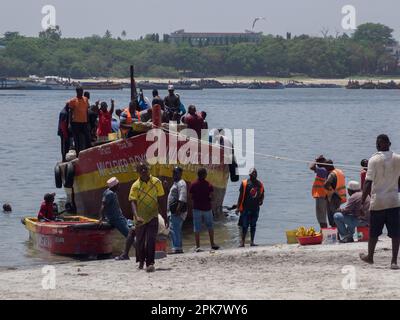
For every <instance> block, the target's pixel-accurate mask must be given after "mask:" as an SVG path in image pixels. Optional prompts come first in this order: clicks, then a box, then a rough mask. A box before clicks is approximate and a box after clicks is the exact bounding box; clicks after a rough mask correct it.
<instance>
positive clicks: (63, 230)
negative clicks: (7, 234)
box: [25, 219, 112, 255]
mask: <svg viewBox="0 0 400 320" xmlns="http://www.w3.org/2000/svg"><path fill="white" fill-rule="evenodd" d="M78 225H80V226H82V225H85V223H82V222H61V223H60V222H44V223H42V222H37V221H32V220H31V219H25V226H26V228H27V229H28V230H29V236H30V238H31V240H32V241H33V244H34V246H35V248H37V249H40V250H45V251H49V252H50V253H53V254H59V255H106V254H110V253H112V229H111V228H106V229H103V230H102V229H97V230H96V229H94V228H89V229H84V228H80V227H78V228H77V226H78ZM86 225H88V224H86ZM92 225H93V223H92Z"/></svg>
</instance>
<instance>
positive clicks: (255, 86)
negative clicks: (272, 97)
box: [247, 81, 285, 89]
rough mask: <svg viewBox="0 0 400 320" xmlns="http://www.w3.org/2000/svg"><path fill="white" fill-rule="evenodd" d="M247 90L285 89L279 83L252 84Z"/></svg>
mask: <svg viewBox="0 0 400 320" xmlns="http://www.w3.org/2000/svg"><path fill="white" fill-rule="evenodd" d="M247 88H248V89H285V86H284V85H283V84H282V83H281V82H279V81H274V82H258V81H254V82H252V83H251V84H250V85H249V86H248V87H247Z"/></svg>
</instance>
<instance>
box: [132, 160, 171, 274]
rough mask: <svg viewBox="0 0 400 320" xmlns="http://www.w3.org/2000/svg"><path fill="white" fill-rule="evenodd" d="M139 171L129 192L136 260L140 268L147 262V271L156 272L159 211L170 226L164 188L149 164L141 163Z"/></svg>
mask: <svg viewBox="0 0 400 320" xmlns="http://www.w3.org/2000/svg"><path fill="white" fill-rule="evenodd" d="M137 171H138V174H139V179H138V180H136V181H135V182H134V183H133V185H132V187H131V191H130V193H129V201H130V202H131V206H132V212H133V219H134V221H135V226H136V262H139V269H143V268H144V264H145V263H146V271H147V272H154V271H155V268H154V259H155V249H156V240H157V234H158V215H159V213H160V214H161V215H162V216H163V218H164V221H165V225H166V226H167V227H168V220H167V215H166V211H165V205H164V203H163V196H164V188H163V185H162V183H161V181H160V180H159V179H158V178H156V177H153V176H152V175H151V174H150V172H149V167H148V166H147V164H145V163H140V164H139V165H138V167H137Z"/></svg>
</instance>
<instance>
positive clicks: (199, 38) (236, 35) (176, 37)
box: [164, 29, 262, 46]
mask: <svg viewBox="0 0 400 320" xmlns="http://www.w3.org/2000/svg"><path fill="white" fill-rule="evenodd" d="M261 39H262V32H252V31H249V30H246V31H245V32H227V33H225V32H185V30H183V29H182V30H178V31H175V32H172V33H171V34H170V35H168V36H167V37H166V38H164V41H168V42H169V43H175V44H179V43H184V42H187V43H190V44H191V45H193V46H209V45H213V46H215V45H227V44H235V43H242V42H252V43H257V42H260V41H261Z"/></svg>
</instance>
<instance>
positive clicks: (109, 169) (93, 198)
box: [61, 134, 229, 219]
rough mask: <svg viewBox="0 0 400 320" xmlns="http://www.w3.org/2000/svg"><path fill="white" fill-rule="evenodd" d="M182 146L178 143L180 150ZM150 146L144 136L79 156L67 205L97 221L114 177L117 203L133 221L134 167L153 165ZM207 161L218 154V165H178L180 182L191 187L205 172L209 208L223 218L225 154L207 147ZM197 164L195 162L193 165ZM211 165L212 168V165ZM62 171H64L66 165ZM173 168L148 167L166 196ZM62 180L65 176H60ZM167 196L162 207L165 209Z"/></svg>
mask: <svg viewBox="0 0 400 320" xmlns="http://www.w3.org/2000/svg"><path fill="white" fill-rule="evenodd" d="M166 136H167V144H168V143H169V142H170V141H171V140H170V136H171V135H170V134H167V135H166ZM184 143H185V142H178V145H177V148H178V149H179V148H180V147H182V145H183V144H184ZM151 144H153V142H151V141H147V140H146V134H141V135H139V136H136V137H133V138H129V139H125V140H118V141H115V142H112V143H107V144H105V145H102V146H98V147H93V148H91V149H88V150H85V151H83V152H81V153H80V154H79V158H78V159H76V160H74V161H73V162H72V163H73V167H74V182H73V187H72V188H71V189H66V191H67V195H69V199H68V200H69V201H71V202H73V204H74V205H75V208H76V211H77V214H79V215H86V214H87V213H90V215H89V216H91V217H98V216H99V210H100V207H101V203H102V196H103V192H104V191H105V190H106V188H107V180H108V179H109V178H111V177H114V176H115V177H117V178H118V180H119V181H120V190H119V192H118V198H119V203H120V206H121V209H122V212H123V213H124V215H125V216H126V217H127V218H129V219H132V209H131V204H130V202H129V200H128V198H129V191H130V188H131V186H132V184H133V182H135V181H136V180H137V179H138V174H137V172H136V166H137V164H138V163H140V162H148V163H152V161H151V160H152V159H149V158H148V157H147V154H146V151H147V149H148V148H149V146H150V145H151ZM207 148H208V150H209V154H210V158H213V159H215V158H214V156H216V155H217V154H219V157H220V164H215V162H216V161H212V160H211V159H210V161H209V164H204V162H202V163H203V164H193V162H191V163H189V164H179V165H180V166H181V167H182V168H183V179H184V180H185V181H186V182H187V184H188V185H190V183H191V182H193V181H194V180H195V179H197V170H198V169H199V168H200V167H205V168H206V169H207V171H208V177H207V179H208V180H209V181H210V183H211V184H212V185H213V186H214V201H213V204H212V207H213V212H214V214H215V215H217V216H218V215H220V214H222V204H223V200H224V197H225V191H226V186H227V183H228V179H229V164H224V151H223V149H221V148H220V147H215V146H212V145H209V144H208V143H207ZM211 155H212V156H211ZM193 157H194V158H197V157H201V155H200V154H195V155H193ZM194 162H196V161H194ZM213 163H214V164H213ZM61 166H63V167H62V169H61V171H64V172H65V170H66V167H65V164H63V165H61ZM174 166H176V164H166V163H165V164H163V163H156V164H152V165H150V172H151V174H152V175H153V176H155V177H157V178H159V179H160V180H161V181H162V183H163V185H164V190H165V193H166V195H167V194H168V191H169V189H170V187H171V185H172V183H173V179H172V171H173V167H174ZM63 176H64V175H63ZM166 198H167V197H166V196H164V201H163V203H164V205H165V206H166ZM188 207H189V217H190V216H191V211H192V210H191V199H190V195H189V200H188Z"/></svg>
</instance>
